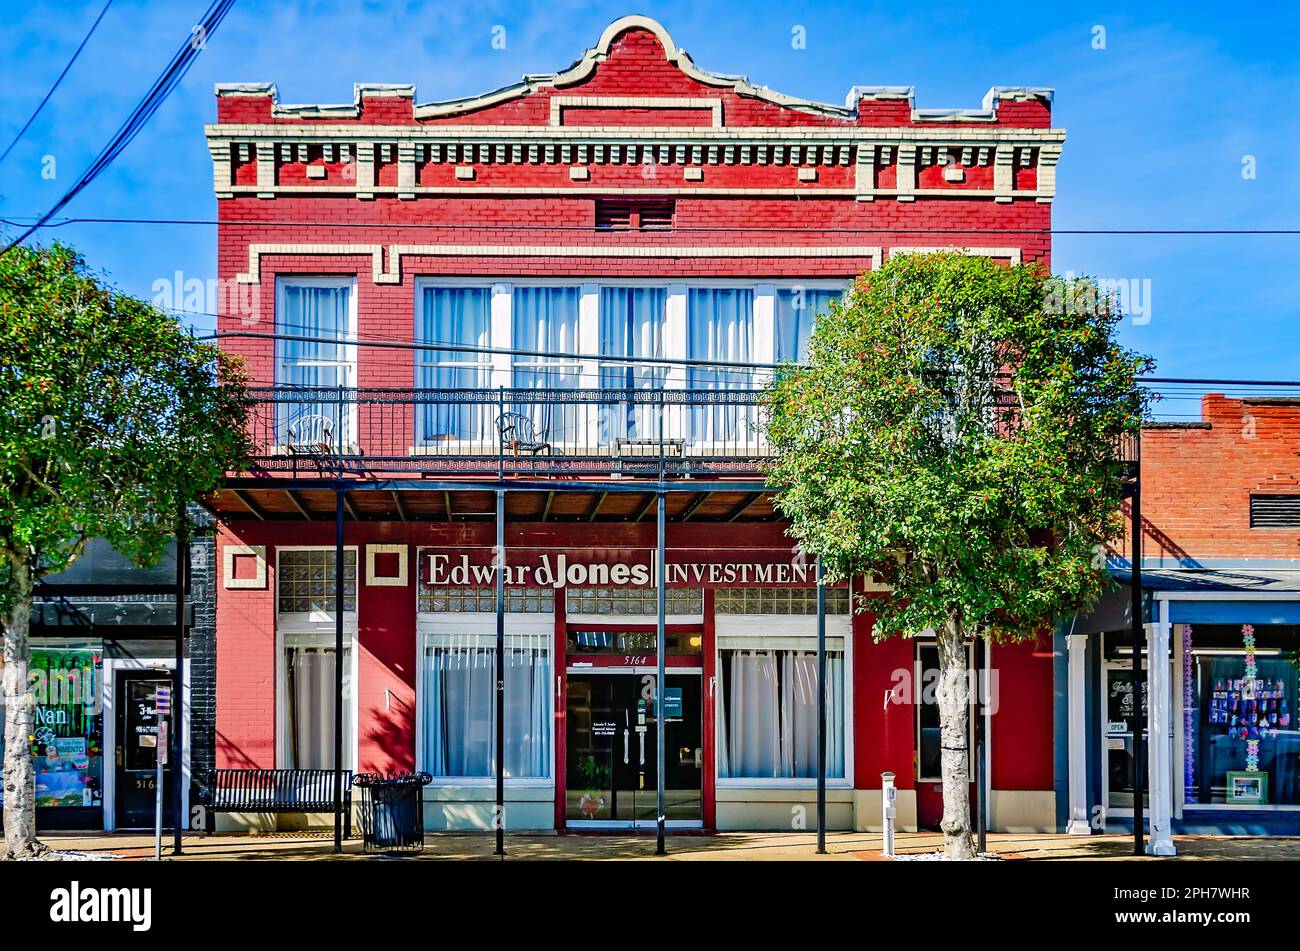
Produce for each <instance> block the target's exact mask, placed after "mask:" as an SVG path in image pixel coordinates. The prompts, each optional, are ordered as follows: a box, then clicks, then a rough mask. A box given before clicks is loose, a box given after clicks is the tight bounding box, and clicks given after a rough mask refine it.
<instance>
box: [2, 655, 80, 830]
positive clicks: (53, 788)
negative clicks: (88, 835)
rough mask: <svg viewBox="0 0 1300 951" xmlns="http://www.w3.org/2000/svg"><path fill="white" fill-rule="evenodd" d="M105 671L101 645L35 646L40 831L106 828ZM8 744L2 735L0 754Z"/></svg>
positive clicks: (34, 754)
mask: <svg viewBox="0 0 1300 951" xmlns="http://www.w3.org/2000/svg"><path fill="white" fill-rule="evenodd" d="M103 669H104V651H103V646H102V644H100V643H98V642H96V643H93V644H92V643H90V642H79V643H77V644H69V643H67V642H61V643H59V644H57V646H54V645H43V644H34V645H33V646H32V650H31V666H30V671H31V688H32V692H33V693H34V695H35V697H36V714H35V729H34V732H33V740H32V744H31V755H32V766H33V772H34V773H35V785H36V790H35V792H36V810H37V813H36V816H37V818H36V822H37V826H38V828H47V829H58V828H68V829H82V828H100V827H102V823H103V744H104V717H103V707H102V702H101V701H102V696H103V694H102V691H101V685H102V677H103ZM0 709H3V708H2V707H0ZM3 744H4V740H3V737H2V736H0V752H2V751H3V748H4V746H3ZM2 796H3V793H2V792H0V797H2ZM2 802H3V801H2V799H0V804H2Z"/></svg>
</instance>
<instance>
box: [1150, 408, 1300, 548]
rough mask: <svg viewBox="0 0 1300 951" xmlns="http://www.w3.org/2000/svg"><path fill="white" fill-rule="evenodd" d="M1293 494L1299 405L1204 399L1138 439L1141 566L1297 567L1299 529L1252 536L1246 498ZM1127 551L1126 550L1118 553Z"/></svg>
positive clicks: (1298, 473) (1299, 452)
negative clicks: (1185, 416)
mask: <svg viewBox="0 0 1300 951" xmlns="http://www.w3.org/2000/svg"><path fill="white" fill-rule="evenodd" d="M1297 494H1300V403H1297V402H1296V401H1295V400H1294V399H1230V398H1227V397H1225V396H1222V395H1218V394H1210V395H1208V396H1206V397H1204V398H1203V400H1202V402H1201V419H1200V420H1199V421H1197V422H1191V423H1174V424H1163V425H1162V424H1156V425H1152V426H1148V427H1146V428H1145V429H1144V430H1143V434H1142V522H1143V533H1144V534H1143V549H1144V552H1143V554H1144V558H1147V559H1150V558H1161V559H1165V560H1168V562H1169V563H1170V564H1171V565H1172V564H1173V563H1175V562H1176V563H1178V564H1180V565H1182V566H1184V567H1196V565H1197V563H1199V562H1201V561H1205V560H1220V559H1227V560H1240V559H1251V560H1261V561H1264V560H1291V561H1294V560H1296V559H1300V528H1294V527H1293V528H1252V527H1251V522H1250V499H1251V496H1252V495H1297ZM1125 551H1127V549H1125Z"/></svg>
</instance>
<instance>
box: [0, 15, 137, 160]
mask: <svg viewBox="0 0 1300 951" xmlns="http://www.w3.org/2000/svg"><path fill="white" fill-rule="evenodd" d="M112 5H113V0H108V2H107V3H105V4H104V9H102V10H100V11H99V16H97V17H95V22H94V23H92V24H90V31H89V32H88V33H86V35H85V36H84V37H82V40H81V45H80V46H78V47H77V49H76V50H75V51H74V52H73V54H72V59H70V60H68V65H67V66H64V67H63V72H61V73H59V78H58V79H56V80H54V85H53V86H51V87H50V91H49V92H47V93H46V94H45V98H44V99H42V100H41V102H40V105H38V106H37V107H36V111H35V112H33V113H32V114H31V117H30V118H29V119H28V120H27V121H26V122H25V123H23V127H22V128H21V129H19V130H18V134H17V135H15V136H14V140H13V141H12V142H10V143H9V147H8V148H6V149H5V150H4V152H3V153H0V162H3V161H4V160H5V159H6V158H8V157H9V153H10V152H12V151H13V149H14V146H15V145H17V144H18V140H19V139H21V138H22V137H23V135H24V133H26V132H27V130H28V129H30V128H31V126H32V123H33V122H35V121H36V117H37V116H39V115H40V114H41V110H42V109H44V108H45V104H46V103H47V102H49V101H50V97H51V96H53V95H54V90H56V89H58V88H59V83H61V82H63V77H64V76H66V75H68V70H70V69H72V64H73V63H75V62H76V61H77V57H78V56H80V55H81V51H82V50H83V49H85V48H86V44H87V43H88V42H90V38H91V37H92V36H94V35H95V28H96V27H97V26H99V21H100V20H102V19H104V14H105V13H107V12H108V8H109V7H111V6H112Z"/></svg>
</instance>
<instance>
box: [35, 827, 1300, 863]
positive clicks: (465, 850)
mask: <svg viewBox="0 0 1300 951" xmlns="http://www.w3.org/2000/svg"><path fill="white" fill-rule="evenodd" d="M42 838H43V841H45V842H46V844H48V845H50V846H51V847H52V848H56V849H60V850H68V851H79V852H87V853H91V854H94V855H109V854H111V855H114V856H117V857H119V858H122V859H149V858H152V856H153V840H152V837H150V836H147V835H136V834H121V835H118V834H101V835H81V834H77V835H69V834H58V833H49V834H46V835H44V836H43V837H42ZM1174 840H1175V842H1176V843H1177V845H1178V851H1179V858H1178V860H1191V861H1197V860H1204V859H1300V838H1271V839H1264V838H1250V837H1241V838H1235V837H1221V836H1175V837H1174ZM167 841H168V843H169V844H170V841H171V840H170V839H168V840H167ZM897 841H898V850H899V852H900V853H902V854H904V855H923V854H925V853H929V852H934V851H935V850H936V849H938V848H940V847H941V843H942V837H941V836H939V835H937V834H934V833H906V834H901V835H899V836H898V839H897ZM493 845H494V841H493V838H492V837H491V836H490V835H485V834H467V833H443V834H430V835H429V836H428V837H427V839H426V844H425V849H424V852H423V853H422V854H421V855H420V856H419V857H420V858H422V859H447V860H455V859H486V860H491V859H493V858H494V856H493V855H492V850H493ZM815 847H816V839H815V837H814V836H812V835H793V834H790V833H763V832H727V833H720V834H717V835H693V836H672V837H670V838H669V844H668V848H669V856H668V857H669V858H670V859H672V860H674V861H714V860H722V861H773V860H775V861H792V860H817V859H818V856H817V855H816V853H815ZM989 847H990V850H991V851H993V852H996V853H997V854H998V855H999V856H1001V857H1002V858H1004V859H1038V860H1049V861H1095V860H1099V859H1130V860H1131V859H1132V858H1133V856H1132V854H1131V851H1130V850H1131V848H1132V839H1130V838H1129V837H1127V836H1114V835H1102V836H1093V837H1090V838H1078V837H1074V836H1066V835H1010V834H1005V835H992V836H989ZM827 848H828V851H829V853H830V854H829V855H828V856H826V857H825V858H824V859H821V860H822V861H831V860H836V861H839V860H849V861H852V860H858V861H881V860H882V856H881V854H880V836H879V835H877V834H872V833H866V832H841V833H834V834H832V835H830V836H828V838H827ZM332 849H333V840H332V839H331V838H330V837H329V836H328V835H321V834H318V833H301V832H292V833H290V832H285V833H272V834H267V835H257V836H247V835H211V836H187V837H186V839H185V854H184V856H183V857H182V860H183V861H201V860H204V859H209V860H211V859H218V860H261V859H279V860H294V861H320V860H328V859H333V858H335V856H334V855H333V850H332ZM506 849H507V856H506V859H507V860H508V861H526V860H535V859H541V860H571V859H599V860H611V859H624V860H639V859H653V858H654V838H653V836H627V835H512V836H510V837H508V838H507V840H506ZM341 858H343V859H345V860H365V859H367V858H378V857H374V856H366V855H364V854H363V853H362V851H361V841H360V839H352V840H350V841H348V842H347V843H345V846H344V854H343V856H341ZM381 860H383V859H381Z"/></svg>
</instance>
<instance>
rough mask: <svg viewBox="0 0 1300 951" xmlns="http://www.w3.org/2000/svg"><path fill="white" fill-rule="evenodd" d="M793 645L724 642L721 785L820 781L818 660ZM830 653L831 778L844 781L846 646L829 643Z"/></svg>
mask: <svg viewBox="0 0 1300 951" xmlns="http://www.w3.org/2000/svg"><path fill="white" fill-rule="evenodd" d="M765 640H766V641H767V643H766V644H764V641H765ZM791 640H795V638H772V639H764V638H761V637H760V638H735V639H725V640H723V641H722V649H721V650H720V651H719V652H718V654H719V677H718V698H717V705H718V716H719V718H720V720H721V724H722V742H721V746H720V748H719V750H718V776H719V777H721V778H724V779H811V778H815V777H816V775H817V654H816V652H815V651H814V650H809V649H804V648H803V647H795V646H792V645H790V644H789V642H790V641H791ZM798 640H801V641H805V642H806V641H808V640H810V639H809V638H798ZM751 642H752V643H751ZM809 646H811V645H809ZM827 648H828V649H827V651H826V674H827V676H826V723H827V731H826V775H827V776H829V777H831V778H834V779H839V778H843V776H844V647H843V639H842V638H839V637H834V638H827Z"/></svg>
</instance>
